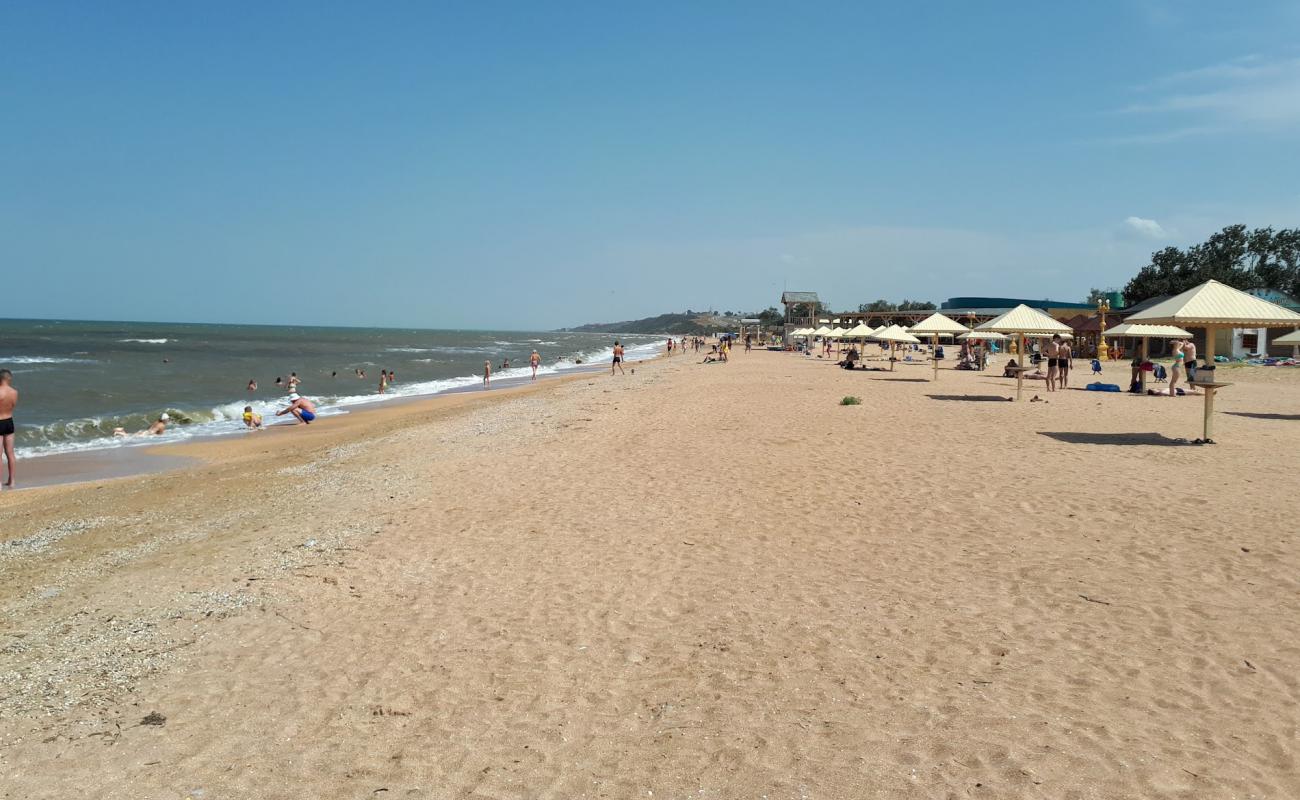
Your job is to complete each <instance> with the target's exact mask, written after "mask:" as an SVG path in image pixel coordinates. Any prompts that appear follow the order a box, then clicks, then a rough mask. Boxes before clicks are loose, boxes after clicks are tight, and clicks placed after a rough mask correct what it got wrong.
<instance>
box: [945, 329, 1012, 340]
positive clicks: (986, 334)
mask: <svg viewBox="0 0 1300 800" xmlns="http://www.w3.org/2000/svg"><path fill="white" fill-rule="evenodd" d="M957 338H958V339H982V340H984V341H986V342H1002V341H1006V339H1007V335H1006V334H1004V333H996V332H994V331H970V332H969V333H963V334H962V335H961V336H958V337H957Z"/></svg>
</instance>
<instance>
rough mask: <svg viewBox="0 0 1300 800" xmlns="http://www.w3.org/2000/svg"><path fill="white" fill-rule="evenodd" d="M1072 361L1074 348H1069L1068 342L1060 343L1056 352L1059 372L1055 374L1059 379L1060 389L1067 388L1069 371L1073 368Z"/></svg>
mask: <svg viewBox="0 0 1300 800" xmlns="http://www.w3.org/2000/svg"><path fill="white" fill-rule="evenodd" d="M1073 359H1074V348H1073V347H1070V343H1069V342H1068V341H1062V342H1061V349H1060V350H1058V351H1056V360H1057V362H1058V366H1059V367H1060V372H1058V373H1057V377H1058V378H1059V385H1060V387H1061V388H1062V389H1066V388H1069V383H1070V369H1071V368H1072V367H1073V366H1074V363H1073Z"/></svg>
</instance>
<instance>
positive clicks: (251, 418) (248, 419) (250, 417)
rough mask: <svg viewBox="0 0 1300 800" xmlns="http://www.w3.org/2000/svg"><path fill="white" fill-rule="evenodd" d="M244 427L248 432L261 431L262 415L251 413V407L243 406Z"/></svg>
mask: <svg viewBox="0 0 1300 800" xmlns="http://www.w3.org/2000/svg"><path fill="white" fill-rule="evenodd" d="M244 427H246V428H249V429H250V430H255V431H260V430H262V415H261V414H258V413H256V412H254V411H253V407H252V406H244Z"/></svg>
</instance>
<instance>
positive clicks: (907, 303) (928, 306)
mask: <svg viewBox="0 0 1300 800" xmlns="http://www.w3.org/2000/svg"><path fill="white" fill-rule="evenodd" d="M936 308H938V306H936V305H935V304H934V303H931V302H930V301H929V300H904V301H903V302H901V303H899V304H898V310H899V311H934V310H935V309H936Z"/></svg>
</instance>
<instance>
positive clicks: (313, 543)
mask: <svg viewBox="0 0 1300 800" xmlns="http://www.w3.org/2000/svg"><path fill="white" fill-rule="evenodd" d="M302 546H303V547H315V546H316V540H315V539H308V540H307V541H305V542H303V543H302Z"/></svg>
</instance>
